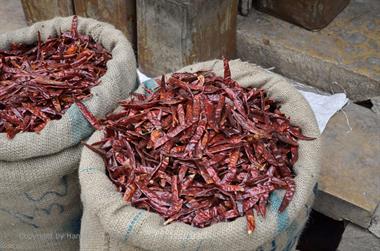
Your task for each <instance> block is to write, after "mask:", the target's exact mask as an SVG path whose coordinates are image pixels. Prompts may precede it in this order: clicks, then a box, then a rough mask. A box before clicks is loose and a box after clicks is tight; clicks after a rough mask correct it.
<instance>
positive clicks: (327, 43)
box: [237, 0, 380, 101]
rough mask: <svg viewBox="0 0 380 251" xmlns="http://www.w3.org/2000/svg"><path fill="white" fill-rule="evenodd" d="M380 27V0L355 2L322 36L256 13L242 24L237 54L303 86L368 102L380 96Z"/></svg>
mask: <svg viewBox="0 0 380 251" xmlns="http://www.w3.org/2000/svg"><path fill="white" fill-rule="evenodd" d="M379 27H380V4H379V0H351V2H350V4H349V5H348V6H347V8H346V9H345V10H344V11H343V12H342V13H340V14H339V15H338V16H337V18H336V19H335V20H334V21H333V22H332V23H330V24H329V25H328V26H327V27H326V28H324V29H322V30H321V31H318V32H311V31H307V30H305V29H303V28H300V27H298V26H295V25H293V24H290V23H287V22H285V21H282V20H280V19H277V18H274V17H272V16H269V15H267V14H264V13H261V12H258V11H256V10H254V9H252V10H251V13H250V14H249V16H248V17H242V16H239V18H238V29H237V54H238V57H240V58H242V59H245V60H248V61H250V62H253V63H257V64H259V65H263V66H265V67H272V66H274V67H275V68H276V69H275V71H276V72H279V73H281V74H283V75H285V76H287V77H289V78H292V79H295V80H297V81H299V82H302V83H305V84H309V85H312V86H316V87H318V88H320V89H323V90H325V91H330V90H331V89H334V90H336V91H342V88H343V89H344V90H345V91H346V92H347V94H348V95H349V97H350V99H352V100H354V101H358V100H366V99H369V98H372V97H375V96H379V95H380V29H379ZM335 82H336V83H337V84H334V83H335Z"/></svg>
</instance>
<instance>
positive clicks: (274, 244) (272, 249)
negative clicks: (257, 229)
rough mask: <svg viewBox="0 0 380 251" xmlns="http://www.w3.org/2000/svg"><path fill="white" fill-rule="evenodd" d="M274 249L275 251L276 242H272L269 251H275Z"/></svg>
mask: <svg viewBox="0 0 380 251" xmlns="http://www.w3.org/2000/svg"><path fill="white" fill-rule="evenodd" d="M276 249H277V247H276V240H273V241H272V248H271V250H270V251H275V250H276Z"/></svg>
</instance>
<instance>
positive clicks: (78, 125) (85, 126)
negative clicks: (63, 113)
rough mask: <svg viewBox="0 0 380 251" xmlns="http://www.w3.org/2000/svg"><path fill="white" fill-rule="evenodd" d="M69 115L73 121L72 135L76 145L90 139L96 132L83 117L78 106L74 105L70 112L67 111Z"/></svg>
mask: <svg viewBox="0 0 380 251" xmlns="http://www.w3.org/2000/svg"><path fill="white" fill-rule="evenodd" d="M67 114H68V116H69V117H70V121H71V128H70V133H71V135H72V143H73V144H74V145H75V144H78V143H79V142H81V140H83V139H85V138H88V137H89V136H90V135H91V134H92V133H93V132H94V128H92V126H91V125H90V123H88V121H87V119H86V118H85V117H84V116H83V115H82V112H81V111H80V110H79V108H78V106H77V105H72V106H71V107H70V108H69V110H67Z"/></svg>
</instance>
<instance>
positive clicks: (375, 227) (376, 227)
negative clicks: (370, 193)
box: [368, 205, 380, 238]
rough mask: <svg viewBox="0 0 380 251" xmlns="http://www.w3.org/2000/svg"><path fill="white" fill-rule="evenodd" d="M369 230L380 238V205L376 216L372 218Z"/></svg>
mask: <svg viewBox="0 0 380 251" xmlns="http://www.w3.org/2000/svg"><path fill="white" fill-rule="evenodd" d="M368 230H369V231H370V232H371V233H372V234H374V235H376V236H377V237H378V238H380V205H378V206H377V209H376V211H375V214H374V215H373V217H372V221H371V226H369V228H368Z"/></svg>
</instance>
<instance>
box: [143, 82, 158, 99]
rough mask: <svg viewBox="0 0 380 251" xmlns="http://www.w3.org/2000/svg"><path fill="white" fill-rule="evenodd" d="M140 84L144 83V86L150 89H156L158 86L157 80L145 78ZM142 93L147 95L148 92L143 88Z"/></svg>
mask: <svg viewBox="0 0 380 251" xmlns="http://www.w3.org/2000/svg"><path fill="white" fill-rule="evenodd" d="M142 84H143V85H144V87H145V88H147V89H149V90H151V91H154V89H156V88H157V87H158V84H157V82H156V81H154V80H153V79H149V80H145V81H144V82H143V83H142ZM144 94H145V95H148V92H147V91H146V90H144Z"/></svg>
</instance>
